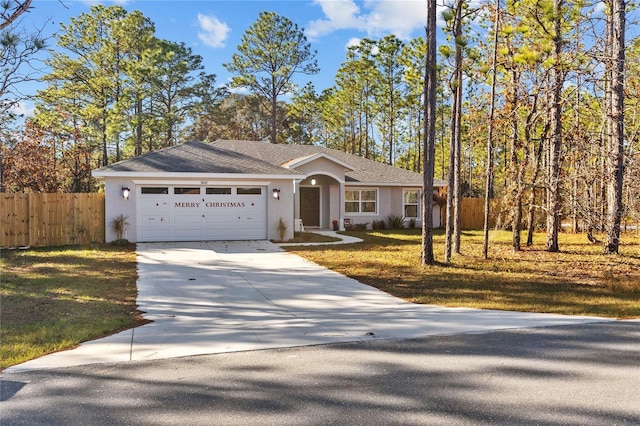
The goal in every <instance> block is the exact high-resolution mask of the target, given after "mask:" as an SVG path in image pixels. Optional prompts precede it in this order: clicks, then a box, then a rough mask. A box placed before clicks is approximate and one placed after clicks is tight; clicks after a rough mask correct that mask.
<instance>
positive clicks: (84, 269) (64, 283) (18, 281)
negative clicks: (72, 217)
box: [0, 244, 143, 369]
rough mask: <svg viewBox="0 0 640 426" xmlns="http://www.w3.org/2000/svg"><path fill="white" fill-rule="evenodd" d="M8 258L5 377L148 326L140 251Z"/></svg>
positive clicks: (1, 333)
mask: <svg viewBox="0 0 640 426" xmlns="http://www.w3.org/2000/svg"><path fill="white" fill-rule="evenodd" d="M1 254H2V256H1V259H0V267H1V269H0V270H1V276H0V281H1V287H0V297H1V298H0V324H1V329H0V340H1V343H2V344H1V346H0V369H3V368H6V367H8V366H11V365H15V364H18V363H20V362H23V361H27V360H29V359H33V358H37V357H39V356H42V355H45V354H47V353H51V352H55V351H59V350H62V349H69V348H72V347H74V346H77V345H78V344H79V343H81V342H83V341H87V340H92V339H95V338H98V337H102V336H105V335H109V334H112V333H114V332H116V331H119V330H124V329H127V328H130V327H132V326H134V325H136V324H137V323H141V322H143V320H142V319H141V317H140V315H139V313H138V311H137V308H136V294H137V290H136V279H137V272H136V262H135V245H133V244H129V245H124V246H122V245H120V246H115V245H96V246H83V247H61V248H42V249H29V250H3V251H2V253H1Z"/></svg>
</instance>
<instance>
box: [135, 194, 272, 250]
mask: <svg viewBox="0 0 640 426" xmlns="http://www.w3.org/2000/svg"><path fill="white" fill-rule="evenodd" d="M138 200H139V201H138V241H202V240H264V239H266V238H267V191H266V187H235V186H234V187H211V186H207V187H198V186H177V185H176V186H170V185H169V186H160V185H156V186H140V187H139V191H138Z"/></svg>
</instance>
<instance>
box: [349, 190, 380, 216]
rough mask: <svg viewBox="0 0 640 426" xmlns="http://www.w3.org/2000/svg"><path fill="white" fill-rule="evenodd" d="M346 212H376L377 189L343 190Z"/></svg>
mask: <svg viewBox="0 0 640 426" xmlns="http://www.w3.org/2000/svg"><path fill="white" fill-rule="evenodd" d="M344 199H345V204H344V210H345V212H346V213H371V214H377V212H378V202H377V200H378V191H376V190H375V189H349V190H346V191H344Z"/></svg>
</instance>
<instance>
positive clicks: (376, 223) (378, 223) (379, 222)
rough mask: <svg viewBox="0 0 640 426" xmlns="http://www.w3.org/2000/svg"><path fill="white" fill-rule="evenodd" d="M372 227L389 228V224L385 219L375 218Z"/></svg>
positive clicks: (375, 228)
mask: <svg viewBox="0 0 640 426" xmlns="http://www.w3.org/2000/svg"><path fill="white" fill-rule="evenodd" d="M371 229H374V230H377V229H387V224H386V223H385V222H384V220H374V221H373V222H371Z"/></svg>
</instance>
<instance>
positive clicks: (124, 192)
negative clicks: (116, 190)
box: [122, 186, 131, 200]
mask: <svg viewBox="0 0 640 426" xmlns="http://www.w3.org/2000/svg"><path fill="white" fill-rule="evenodd" d="M130 194H131V190H130V189H129V188H128V187H126V186H123V187H122V198H124V199H125V200H128V199H129V195H130Z"/></svg>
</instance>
